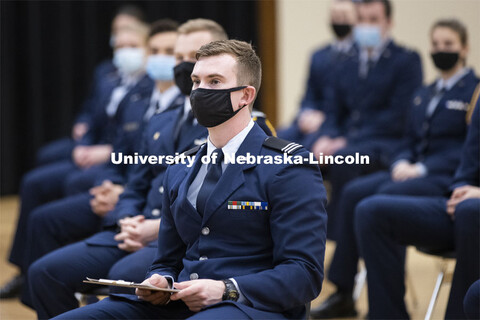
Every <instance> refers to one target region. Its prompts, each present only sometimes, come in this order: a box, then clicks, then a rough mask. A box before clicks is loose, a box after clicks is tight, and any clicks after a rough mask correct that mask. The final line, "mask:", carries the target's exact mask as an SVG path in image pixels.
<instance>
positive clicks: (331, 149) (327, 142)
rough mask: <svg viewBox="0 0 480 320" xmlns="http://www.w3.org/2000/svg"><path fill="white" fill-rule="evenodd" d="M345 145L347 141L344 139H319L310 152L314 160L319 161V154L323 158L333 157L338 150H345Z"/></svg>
mask: <svg viewBox="0 0 480 320" xmlns="http://www.w3.org/2000/svg"><path fill="white" fill-rule="evenodd" d="M346 145H347V139H345V138H344V137H337V138H333V139H332V138H330V137H321V138H319V139H317V141H316V142H315V143H314V145H313V147H312V152H313V154H314V156H315V158H317V159H319V157H320V153H323V156H331V155H334V154H335V153H336V152H337V151H338V150H340V149H342V148H345V147H346Z"/></svg>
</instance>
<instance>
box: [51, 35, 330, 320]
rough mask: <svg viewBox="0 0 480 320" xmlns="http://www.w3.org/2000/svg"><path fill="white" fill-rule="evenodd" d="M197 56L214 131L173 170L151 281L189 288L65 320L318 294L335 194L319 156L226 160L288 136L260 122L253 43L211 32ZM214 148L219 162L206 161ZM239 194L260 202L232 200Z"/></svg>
mask: <svg viewBox="0 0 480 320" xmlns="http://www.w3.org/2000/svg"><path fill="white" fill-rule="evenodd" d="M197 59H198V60H197V63H196V64H195V68H194V70H193V72H192V80H193V83H194V87H193V91H192V96H191V97H192V109H193V110H194V113H195V115H196V117H197V119H198V121H199V122H200V123H201V124H202V125H205V126H206V127H208V130H209V138H208V142H207V143H206V144H204V145H203V146H202V147H197V148H195V149H194V150H191V151H189V152H187V153H186V155H189V156H192V155H195V156H196V157H195V162H194V164H193V166H192V167H190V168H187V167H186V166H185V165H183V164H179V165H173V166H170V167H169V169H168V170H167V173H166V175H165V185H164V187H165V192H164V205H163V212H162V223H161V225H160V232H159V239H158V246H159V248H158V251H157V256H156V258H155V261H154V262H153V264H152V266H151V269H150V272H149V274H148V275H147V279H146V280H145V281H144V282H145V283H150V284H152V285H154V286H158V287H163V288H166V287H168V286H172V285H174V286H175V287H176V288H178V289H180V292H178V293H175V294H173V295H170V293H165V292H155V293H154V292H152V291H149V290H137V291H136V294H137V296H138V298H137V297H136V296H122V297H118V296H112V297H110V298H106V299H104V300H102V301H100V302H98V303H95V304H91V305H88V306H85V307H82V308H79V309H76V310H72V311H70V312H68V313H65V314H63V315H60V316H59V317H57V318H58V319H87V318H90V319H92V318H135V319H138V318H143V319H172V318H175V319H186V318H190V319H219V318H225V319H252V318H255V319H300V318H303V317H305V303H307V302H309V301H311V299H313V298H315V297H316V296H317V295H318V293H319V292H320V289H321V286H322V278H323V255H324V249H325V240H326V234H325V232H326V230H325V227H326V213H325V208H324V203H325V200H326V194H325V189H324V188H323V185H322V178H321V173H320V170H319V168H318V166H316V165H311V164H300V165H291V164H290V165H289V164H279V165H269V164H264V163H256V164H245V165H241V164H238V163H236V164H233V163H224V161H223V159H224V155H225V154H235V155H237V156H238V155H246V154H247V152H248V153H251V154H253V155H254V156H257V155H281V154H282V151H281V149H282V148H284V147H285V146H286V145H287V144H288V142H285V141H284V140H280V139H277V138H272V137H267V136H266V135H265V133H264V132H263V130H262V129H261V128H260V127H258V125H256V124H254V122H253V121H252V120H251V110H252V104H253V102H254V100H255V97H256V94H257V90H258V88H259V86H260V80H261V64H260V59H259V58H258V56H257V55H256V53H255V52H254V51H253V49H252V47H251V45H249V44H248V43H245V42H242V41H237V40H226V41H217V42H212V43H210V44H207V45H205V46H203V47H202V48H200V50H199V51H198V52H197ZM212 119H214V120H212ZM291 154H299V155H302V156H303V157H307V156H308V152H307V151H306V150H305V149H303V148H298V149H296V150H294V151H292V152H291ZM205 155H207V156H209V157H212V158H213V157H214V156H216V159H218V161H216V162H215V163H212V164H210V165H208V166H207V165H206V164H202V161H201V160H200V159H201V157H202V156H205ZM212 155H213V156H212ZM313 190H315V192H314V191H313ZM318 190H319V191H320V193H318ZM237 199H238V200H240V199H242V200H252V201H261V202H262V205H261V206H259V207H256V208H253V210H248V209H237V210H234V209H232V208H229V206H228V204H229V201H235V200H237ZM266 202H268V203H266ZM292 212H295V213H296V214H292Z"/></svg>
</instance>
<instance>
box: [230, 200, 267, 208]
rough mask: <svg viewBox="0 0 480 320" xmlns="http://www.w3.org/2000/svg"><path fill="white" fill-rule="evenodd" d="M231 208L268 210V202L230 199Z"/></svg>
mask: <svg viewBox="0 0 480 320" xmlns="http://www.w3.org/2000/svg"><path fill="white" fill-rule="evenodd" d="M228 209H229V210H268V202H261V201H228Z"/></svg>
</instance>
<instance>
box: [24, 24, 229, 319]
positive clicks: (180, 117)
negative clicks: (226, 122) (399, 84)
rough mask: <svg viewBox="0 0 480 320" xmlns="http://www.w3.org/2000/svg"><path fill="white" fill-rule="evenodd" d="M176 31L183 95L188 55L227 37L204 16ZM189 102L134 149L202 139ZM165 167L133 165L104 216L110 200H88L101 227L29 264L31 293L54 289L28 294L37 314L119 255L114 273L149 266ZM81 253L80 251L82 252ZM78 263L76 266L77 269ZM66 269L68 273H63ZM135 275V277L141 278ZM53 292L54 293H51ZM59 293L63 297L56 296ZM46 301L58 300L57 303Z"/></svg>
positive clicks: (176, 147) (153, 124)
mask: <svg viewBox="0 0 480 320" xmlns="http://www.w3.org/2000/svg"><path fill="white" fill-rule="evenodd" d="M178 32H179V38H178V41H177V44H176V45H175V57H176V59H177V63H178V65H177V67H175V80H176V83H177V85H178V86H179V88H181V90H182V92H183V93H184V94H188V93H189V92H190V91H191V88H192V82H191V79H190V80H189V81H188V82H186V81H183V80H184V79H187V75H189V74H191V70H192V68H193V65H194V62H192V59H194V55H195V52H196V50H197V49H198V48H199V47H200V46H201V45H202V42H204V43H208V42H209V41H211V40H215V39H218V38H226V37H227V36H226V34H225V31H224V30H223V28H222V27H221V26H219V25H218V24H217V23H215V22H213V21H211V20H204V19H196V20H191V21H188V22H187V23H185V24H183V25H182V26H181V27H180V28H179V30H178ZM189 101H190V100H189V99H186V100H185V107H184V108H179V109H176V110H171V111H166V112H165V113H162V114H160V115H155V116H153V117H152V119H151V120H150V123H149V124H148V127H147V129H146V132H145V135H144V136H145V137H144V141H145V142H144V144H145V146H144V148H145V149H144V150H143V151H141V152H139V153H140V154H152V155H157V154H174V153H175V151H177V152H183V151H185V150H187V149H189V148H191V147H192V146H194V145H196V144H198V143H201V142H203V141H204V139H205V137H206V135H207V132H206V129H205V128H204V127H202V126H200V125H198V123H197V121H196V120H195V119H194V118H193V117H191V112H190V103H189ZM185 114H187V117H185ZM167 124H168V125H167ZM165 169H166V166H161V165H153V166H145V165H139V166H135V168H134V170H132V173H131V174H130V175H129V181H128V183H127V187H126V191H125V192H124V193H123V194H122V195H121V197H120V201H119V203H118V205H117V206H116V208H115V210H114V211H113V212H110V213H108V214H107V209H108V208H109V206H110V205H112V206H114V205H115V204H110V205H107V206H106V207H105V206H103V204H100V203H95V202H92V209H93V211H95V212H96V213H98V214H101V215H105V214H107V216H106V218H105V220H104V223H103V225H104V228H105V229H106V231H104V232H100V233H98V234H97V235H95V236H93V237H90V238H89V239H87V240H86V241H83V242H80V243H78V244H74V245H71V246H68V247H65V248H63V249H60V250H57V251H55V252H53V253H51V254H50V255H48V256H46V257H44V258H42V259H41V260H40V261H38V262H37V263H36V264H34V265H33V266H32V268H31V270H30V272H29V274H30V277H33V278H30V279H36V283H35V289H36V290H37V292H40V291H42V290H43V286H45V285H46V286H51V285H54V286H55V290H54V292H51V293H52V296H51V297H49V298H47V299H43V298H42V297H40V296H38V298H37V297H36V296H35V294H36V292H34V296H33V298H34V305H35V308H36V310H37V312H38V314H39V317H40V318H43V317H49V316H53V315H56V314H59V313H61V312H64V311H66V310H69V309H72V308H75V307H77V306H78V302H77V301H76V299H75V298H74V292H75V291H77V290H79V289H81V288H82V287H83V286H82V283H81V281H82V280H83V279H84V278H85V277H86V276H88V275H89V274H90V275H91V274H95V275H98V276H99V277H106V275H107V272H108V269H109V268H110V266H111V265H113V264H114V263H115V262H116V261H117V260H119V259H120V258H122V257H123V256H126V258H124V259H123V261H125V262H127V261H128V263H125V264H123V267H120V266H119V267H118V268H116V270H119V272H126V270H125V268H127V269H128V270H132V269H133V270H138V269H139V268H144V267H143V266H144V265H145V264H147V265H149V264H151V262H152V260H153V257H154V255H155V251H156V250H155V249H154V246H156V242H153V243H152V241H153V240H155V239H156V238H157V236H158V226H159V222H160V220H159V218H158V217H159V215H160V212H161V208H162V203H161V195H162V193H163V192H164V188H163V185H162V183H163V175H164V172H165ZM96 199H97V197H95V200H96ZM130 216H134V217H130ZM32 225H33V224H32ZM117 225H119V226H120V227H121V228H120V232H119V233H118V234H115V231H114V230H115V229H116V226H117ZM38 234H41V233H38ZM140 249H142V250H140ZM135 251H136V252H135ZM82 252H84V254H83V255H82V254H81V253H82ZM131 252H135V253H134V254H132V255H131V258H130V257H129V256H127V255H128V254H129V253H131ZM94 257H97V258H94ZM98 257H101V258H98ZM98 259H102V268H99V266H98V263H97V261H98ZM80 265H81V266H82V267H81V268H80V269H78V266H80ZM58 267H60V268H58ZM66 269H68V270H69V272H65V270H66ZM140 270H141V272H140V275H136V274H134V277H138V276H140V277H141V278H143V276H144V275H145V269H140ZM45 271H46V272H47V273H51V274H55V275H56V276H55V277H56V279H57V282H56V283H55V284H52V283H50V282H49V281H50V278H49V277H48V276H45V274H44V272H45ZM32 274H33V275H32ZM141 278H140V279H139V280H138V281H141ZM49 292H50V290H49ZM57 294H58V295H60V296H56V295H57ZM41 296H43V294H41ZM60 297H63V298H62V299H60ZM65 297H67V298H68V301H66V299H65ZM52 301H58V303H53V302H52Z"/></svg>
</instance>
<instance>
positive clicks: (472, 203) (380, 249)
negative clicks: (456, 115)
mask: <svg viewBox="0 0 480 320" xmlns="http://www.w3.org/2000/svg"><path fill="white" fill-rule="evenodd" d="M477 99H478V98H477ZM479 127H480V102H479V101H478V100H477V103H476V107H475V111H474V112H473V116H472V118H471V125H470V128H469V131H468V136H467V139H466V141H465V145H464V148H463V152H462V158H461V162H460V166H459V168H458V170H457V172H456V175H455V182H454V183H453V184H452V186H451V190H452V191H453V192H452V194H451V196H450V198H442V197H430V198H428V197H407V196H392V195H377V196H373V197H369V198H367V199H365V200H363V201H362V202H360V204H359V205H358V206H357V209H356V213H355V226H356V235H357V240H358V244H359V250H360V253H361V255H362V257H363V259H364V260H365V265H366V267H367V273H368V301H369V318H370V319H386V318H391V319H407V318H408V313H407V310H406V308H405V302H404V301H403V298H404V295H405V280H404V275H405V270H404V266H405V248H404V246H405V245H414V246H420V247H427V248H429V249H432V250H439V251H442V250H452V249H455V253H456V258H457V263H456V266H455V272H454V275H453V281H452V286H451V289H450V297H449V299H448V304H447V311H446V313H445V318H446V319H465V313H464V311H463V299H464V296H465V294H466V293H467V290H468V288H469V287H470V285H471V284H472V283H474V282H475V281H476V280H477V279H479V278H480V214H479V212H480V159H479V155H480V150H479V145H480V131H479ZM476 307H477V311H478V305H477V306H476Z"/></svg>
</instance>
